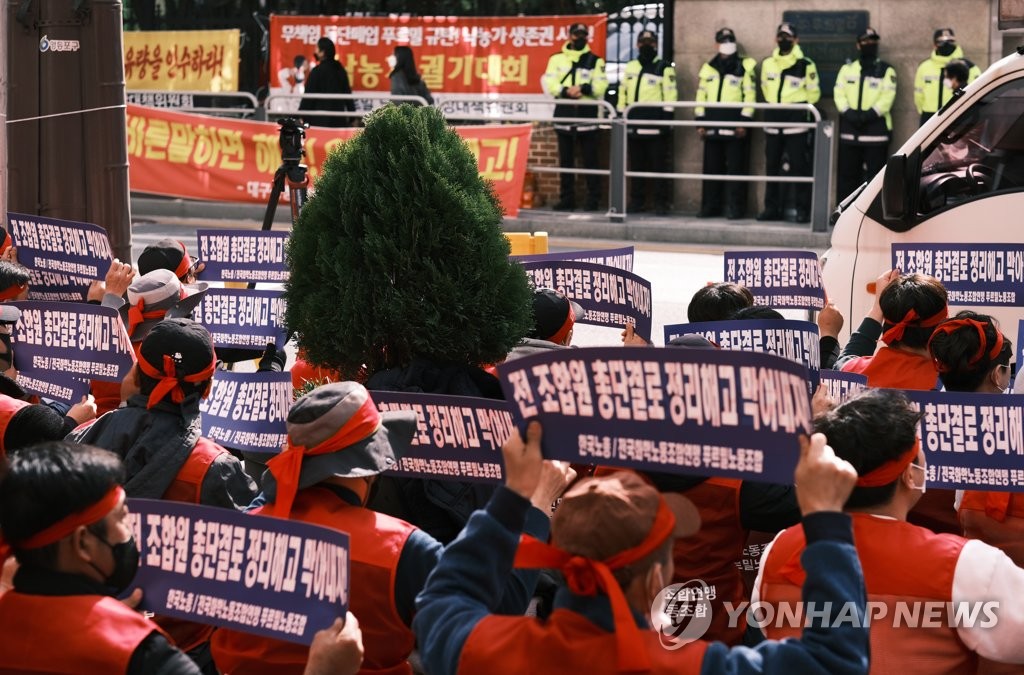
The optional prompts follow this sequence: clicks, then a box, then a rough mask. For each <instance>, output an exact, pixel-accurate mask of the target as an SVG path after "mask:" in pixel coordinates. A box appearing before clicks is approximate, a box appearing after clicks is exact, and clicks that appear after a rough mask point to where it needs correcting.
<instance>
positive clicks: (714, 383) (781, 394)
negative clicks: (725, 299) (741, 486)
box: [498, 347, 811, 484]
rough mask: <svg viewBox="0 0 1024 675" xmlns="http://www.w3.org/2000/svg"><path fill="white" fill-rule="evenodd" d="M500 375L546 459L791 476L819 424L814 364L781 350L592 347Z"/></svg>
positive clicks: (533, 358)
mask: <svg viewBox="0 0 1024 675" xmlns="http://www.w3.org/2000/svg"><path fill="white" fill-rule="evenodd" d="M498 374H499V379H500V380H501V386H502V389H503V390H504V392H505V398H506V399H507V400H508V401H509V402H510V404H511V406H512V417H513V419H514V420H515V422H516V425H517V426H521V425H523V424H525V422H526V421H527V420H531V419H534V418H537V419H539V420H540V421H541V423H542V424H543V426H544V436H543V447H544V456H545V457H547V458H548V459H561V460H567V461H572V462H581V463H585V464H606V465H611V466H622V467H627V468H633V469H638V470H641V471H665V472H669V473H684V474H693V475H698V476H727V477H732V478H741V479H744V480H756V481H765V482H772V483H784V484H788V483H791V482H792V480H793V470H794V468H795V467H796V462H797V459H798V458H799V454H800V451H799V443H798V436H799V435H800V434H803V433H808V432H809V430H810V424H811V403H810V395H809V394H808V392H807V377H808V375H807V369H806V368H805V367H804V366H802V365H800V364H799V363H796V362H793V361H790V360H788V359H783V358H780V357H778V356H774V355H772V354H758V353H746V352H738V351H726V350H686V349H650V348H646V347H614V348H611V347H587V348H582V349H565V350H558V351H549V352H543V353H537V354H532V355H530V356H524V357H522V358H520V359H516V360H515V361H511V362H508V363H505V364H502V365H499V366H498Z"/></svg>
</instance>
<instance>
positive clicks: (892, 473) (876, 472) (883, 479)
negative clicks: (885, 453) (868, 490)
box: [857, 438, 921, 487]
mask: <svg viewBox="0 0 1024 675" xmlns="http://www.w3.org/2000/svg"><path fill="white" fill-rule="evenodd" d="M920 449H921V439H920V438H915V439H914V444H913V445H912V446H910V448H909V449H907V451H906V452H904V453H903V454H902V455H900V456H899V457H897V458H896V459H891V460H889V461H888V462H886V463H885V464H883V465H881V466H879V467H876V468H874V469H872V470H871V471H868V472H867V473H866V474H864V475H863V476H861V477H860V478H858V479H857V487H881V486H883V485H888V484H889V483H891V482H893V481H894V480H896V479H897V478H899V477H900V476H901V475H902V474H903V472H904V471H906V470H907V467H908V466H910V465H911V464H913V463H914V460H915V459H917V453H918V451H919V450H920Z"/></svg>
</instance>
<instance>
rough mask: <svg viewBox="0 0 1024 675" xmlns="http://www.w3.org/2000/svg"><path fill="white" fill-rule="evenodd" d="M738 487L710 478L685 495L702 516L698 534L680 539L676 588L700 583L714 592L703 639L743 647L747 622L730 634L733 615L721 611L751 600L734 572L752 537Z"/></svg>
mask: <svg viewBox="0 0 1024 675" xmlns="http://www.w3.org/2000/svg"><path fill="white" fill-rule="evenodd" d="M740 485H741V481H739V480H736V479H731V478H709V479H708V480H706V481H704V482H703V483H700V484H699V485H696V486H694V487H692V488H690V489H689V490H687V491H685V492H683V493H681V494H683V495H685V496H686V497H687V498H688V499H689V500H690V501H692V502H693V504H694V506H696V507H697V510H698V511H699V512H700V530H699V531H698V532H697V533H696V534H694V535H692V536H689V537H685V538H684V537H680V538H678V539H676V541H675V544H674V549H673V558H674V562H675V575H674V576H673V577H672V581H673V582H674V583H683V582H686V581H690V580H692V579H701V580H702V581H704V582H705V583H706V584H707V585H708V586H711V587H714V589H715V599H714V600H712V601H711V617H712V619H711V627H710V628H709V629H708V631H707V633H705V634H704V638H705V639H707V640H721V641H722V642H725V643H726V644H729V645H735V644H739V643H740V642H741V641H742V640H743V633H744V632H745V631H746V622H744V621H740V622H739V624H738V625H737V626H736V627H734V628H729V615H728V613H727V612H726V611H725V606H724V605H723V603H724V602H726V601H728V602H731V603H732V605H733V607H735V606H737V605H739V603H741V602H743V600H745V599H746V595H747V594H746V592H745V590H744V587H743V575H742V574H741V572H740V570H739V569H738V568H737V567H736V561H737V560H739V559H740V558H741V557H742V555H743V546H744V545H745V544H746V542H747V536H748V535H749V534H750V532H749V531H748V530H745V529H743V525H742V524H741V522H740V507H739V499H740Z"/></svg>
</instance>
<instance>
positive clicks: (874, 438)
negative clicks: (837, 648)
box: [753, 389, 1024, 674]
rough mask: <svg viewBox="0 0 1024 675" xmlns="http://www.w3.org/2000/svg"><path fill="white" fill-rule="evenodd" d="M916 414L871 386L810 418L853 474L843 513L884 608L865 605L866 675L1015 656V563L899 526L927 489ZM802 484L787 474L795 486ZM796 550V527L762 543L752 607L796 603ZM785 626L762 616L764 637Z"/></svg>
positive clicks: (1020, 588) (870, 589)
mask: <svg viewBox="0 0 1024 675" xmlns="http://www.w3.org/2000/svg"><path fill="white" fill-rule="evenodd" d="M921 417H922V414H921V413H919V412H918V411H917V408H916V407H915V406H914V405H913V403H911V402H910V401H909V400H908V399H907V398H906V396H905V395H904V394H903V393H901V392H898V391H893V390H888V389H874V390H868V391H866V392H864V393H862V394H860V395H858V396H856V397H854V398H851V399H850V400H848V401H847V402H846V403H844V404H843V405H841V406H839V407H837V408H835V409H834V410H832V411H831V412H828V413H826V414H824V415H822V416H821V417H819V418H817V419H816V420H815V429H816V430H817V431H819V432H821V433H824V434H825V435H826V436H827V437H828V438H829V442H830V444H831V445H832V447H833V448H834V449H835V453H836V455H838V456H839V457H841V458H843V459H845V460H847V461H848V462H849V463H850V464H852V465H853V466H854V467H856V469H857V472H858V474H859V476H860V477H859V478H858V480H857V487H856V489H854V491H853V494H851V495H850V498H849V500H848V501H847V502H846V507H845V510H846V511H847V513H849V514H850V515H851V516H852V518H853V534H854V541H855V543H856V546H857V555H858V556H859V558H860V561H861V565H863V567H864V579H865V586H866V588H867V594H868V600H869V602H872V603H878V604H877V605H876V606H877V607H879V608H883V607H884V613H883V612H882V609H875V610H873V611H872V618H871V671H872V672H873V673H880V674H881V673H897V672H922V673H972V672H975V670H976V668H977V660H978V657H979V656H981V657H985V658H989V659H992V660H995V661H1000V662H1008V663H1018V664H1019V663H1024V641H1022V640H1021V639H1020V635H1021V633H1022V631H1024V608H1022V607H1021V605H1020V602H1019V598H1021V597H1022V594H1024V570H1022V569H1020V568H1019V567H1017V566H1016V565H1014V564H1013V562H1012V561H1011V560H1010V559H1009V558H1008V557H1007V556H1006V554H1005V553H1003V552H1002V551H1000V550H999V549H997V548H994V547H992V546H989V545H988V544H985V543H982V542H980V541H977V540H967V539H964V538H963V537H960V536H957V535H954V534H936V533H934V532H932V531H930V530H928V529H926V528H923V527H918V526H916V525H913V524H911V523H908V522H907V513H908V512H909V511H910V510H911V509H912V508H913V507H914V505H915V504H916V503H917V501H918V500H919V499H920V497H921V494H922V493H923V492H924V491H925V488H926V485H925V482H926V475H927V468H926V463H925V462H926V460H925V455H924V452H923V450H921V447H920V441H919V440H918V438H917V430H918V422H919V420H920V419H921ZM803 487H804V484H803V483H802V482H800V481H797V490H798V491H800V490H801V489H803ZM804 548H805V541H804V534H803V532H801V531H800V529H799V528H790V529H788V530H786V531H784V532H782V533H781V534H780V535H779V536H778V537H777V538H776V539H775V541H774V542H772V544H771V545H770V546H769V548H768V549H767V551H766V552H765V553H764V555H763V557H762V563H761V571H760V574H759V575H758V584H757V588H756V595H755V597H754V598H753V600H754V602H757V601H760V602H764V603H767V604H768V605H771V606H772V607H773V609H774V610H775V611H776V613H777V612H778V611H779V604H780V603H794V602H797V601H798V600H799V599H800V593H799V589H800V586H801V584H802V583H803V582H804V579H805V578H806V575H807V574H808V573H809V571H810V570H809V569H808V568H807V566H806V565H805V564H802V563H801V559H800V556H801V553H802V552H803V550H804ZM991 602H995V603H998V605H997V607H995V609H994V610H993V609H990V610H989V611H990V612H991V613H992V614H994V616H995V619H996V620H995V621H994V622H990V621H988V620H987V616H986V615H985V614H983V613H982V609H981V608H982V606H983V605H984V603H991ZM901 603H902V604H901ZM915 603H933V605H932V607H939V608H941V611H939V612H935V611H933V610H931V611H929V613H928V614H925V611H926V610H925V609H922V606H921V605H920V604H917V605H915ZM947 603H953V605H952V608H953V609H955V611H957V612H960V611H961V610H966V611H968V612H975V614H974V615H973V616H974V619H972V620H964V619H963V618H961V620H960V621H959V623H958V622H957V621H954V620H952V619H951V618H950V617H951V616H952V612H951V611H950V612H949V613H947V607H949V606H948V605H947ZM989 607H991V606H989ZM900 612H902V619H901V620H900V619H899V617H898V614H899V613H900ZM915 612H916V614H914V613H915ZM908 616H911V617H913V616H916V617H917V619H913V618H907V617H908ZM922 616H925V617H930V618H927V619H922V618H921V617H922ZM962 616H963V615H962V614H961V617H962ZM791 623H792V622H782V621H779V622H771V621H770V622H768V625H767V626H766V627H765V628H764V630H765V632H766V634H767V636H768V637H769V638H780V639H781V638H784V637H789V636H793V635H795V634H796V630H794V629H792V628H791V627H790V625H791ZM908 624H909V625H908ZM992 624H994V625H992Z"/></svg>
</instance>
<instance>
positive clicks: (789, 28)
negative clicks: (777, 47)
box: [775, 21, 797, 37]
mask: <svg viewBox="0 0 1024 675" xmlns="http://www.w3.org/2000/svg"><path fill="white" fill-rule="evenodd" d="M779 35H788V36H790V37H797V32H796V26H794V25H793V24H791V23H789V22H788V21H783V22H782V23H780V24H779V27H778V28H776V29H775V36H776V37H778V36H779Z"/></svg>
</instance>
